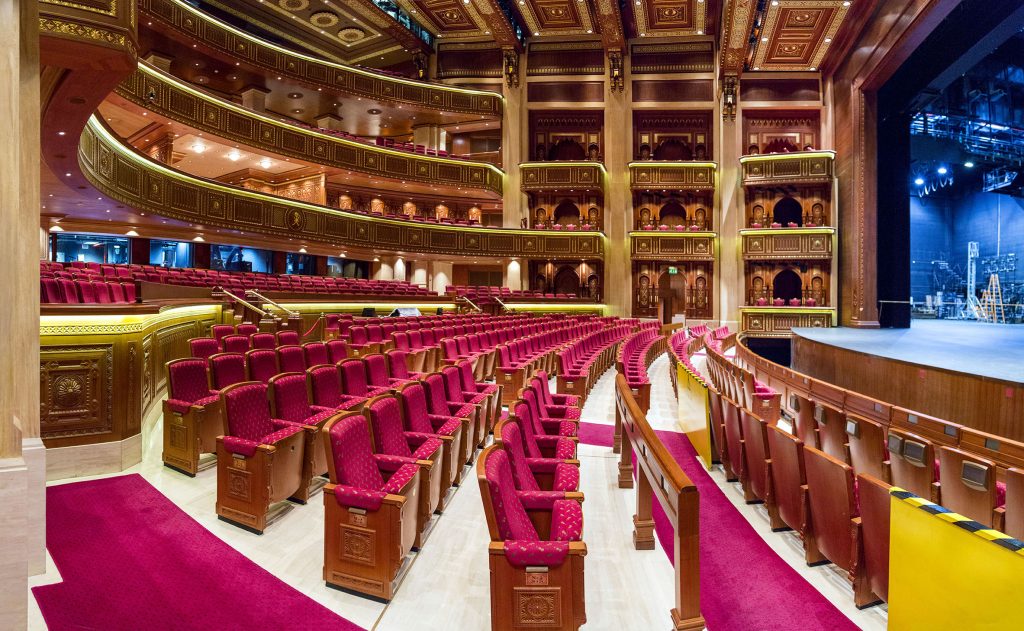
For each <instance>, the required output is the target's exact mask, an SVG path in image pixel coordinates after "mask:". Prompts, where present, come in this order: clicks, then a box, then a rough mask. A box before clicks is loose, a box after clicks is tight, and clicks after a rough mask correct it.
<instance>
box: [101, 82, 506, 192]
mask: <svg viewBox="0 0 1024 631" xmlns="http://www.w3.org/2000/svg"><path fill="white" fill-rule="evenodd" d="M116 97H120V99H123V100H124V101H126V102H127V104H128V106H129V107H131V106H134V109H141V110H142V111H144V112H146V111H148V112H152V113H154V114H157V115H159V116H162V117H164V118H166V119H169V120H170V121H175V122H177V123H181V124H182V125H185V126H186V127H188V128H191V129H193V130H197V131H198V132H201V133H200V135H202V134H203V133H205V134H209V135H212V136H214V137H216V138H219V139H223V140H224V141H225V142H226V143H228V144H231V143H237V144H242V145H246V146H248V147H251V148H253V149H257V150H260V151H265V152H270V153H273V154H275V155H277V156H284V157H287V158H291V159H293V160H298V161H303V162H308V163H312V164H317V165H323V166H325V167H329V168H332V169H338V170H343V171H344V172H356V173H359V174H364V175H366V176H370V177H373V178H390V179H392V180H396V181H398V182H402V183H403V184H404V183H405V181H410V182H419V183H422V184H424V185H432V186H440V187H445V188H447V189H450V190H453V191H454V190H455V189H458V190H466V191H474V192H478V193H484V194H485V195H487V196H489V197H493V198H499V197H500V196H501V192H502V186H503V182H504V173H503V172H502V171H501V169H499V168H497V167H495V166H494V165H492V164H488V163H483V162H476V161H473V160H466V159H458V158H446V157H439V156H432V155H424V154H419V153H412V152H408V151H400V150H396V149H390V148H387V147H382V146H377V145H375V144H370V143H368V142H364V141H361V140H360V139H359V138H356V137H353V136H342V135H336V134H332V133H327V132H326V131H322V130H317V129H313V128H309V127H306V126H299V125H297V124H293V123H290V122H282V121H281V120H277V119H275V118H272V117H271V116H268V115H265V114H259V113H256V112H253V111H251V110H248V109H246V108H244V107H241V106H239V105H236V104H234V103H232V102H230V101H226V100H224V99H220V98H217V97H215V96H212V95H210V94H208V93H206V92H205V91H202V90H197V89H196V88H193V87H192V86H190V85H188V84H187V83H185V82H183V81H181V80H179V79H177V78H175V77H172V76H171V75H169V74H166V73H164V72H162V71H160V70H157V69H156V68H153V67H152V66H149V65H147V64H145V63H142V62H140V63H139V67H138V69H137V70H136V72H134V73H133V74H132V75H131V76H129V77H128V78H127V79H125V80H124V81H123V82H122V83H121V84H120V85H119V86H118V87H117V90H116ZM151 118H152V117H151ZM142 120H145V119H142ZM147 133H148V132H147Z"/></svg>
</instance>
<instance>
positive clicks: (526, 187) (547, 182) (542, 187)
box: [519, 160, 606, 193]
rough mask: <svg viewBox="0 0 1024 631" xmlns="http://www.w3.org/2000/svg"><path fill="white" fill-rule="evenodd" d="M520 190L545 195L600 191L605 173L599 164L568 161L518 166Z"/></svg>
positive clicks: (602, 166) (531, 163)
mask: <svg viewBox="0 0 1024 631" xmlns="http://www.w3.org/2000/svg"><path fill="white" fill-rule="evenodd" d="M519 171H520V174H521V176H522V190H523V191H524V192H529V193H543V192H545V191H584V192H596V193H602V192H603V191H604V180H605V175H606V172H605V169H604V165H603V164H601V163H600V162H591V161H580V162H573V161H568V160H562V161H558V160H555V161H551V162H524V163H522V164H520V165H519Z"/></svg>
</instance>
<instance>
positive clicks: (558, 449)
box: [509, 399, 577, 460]
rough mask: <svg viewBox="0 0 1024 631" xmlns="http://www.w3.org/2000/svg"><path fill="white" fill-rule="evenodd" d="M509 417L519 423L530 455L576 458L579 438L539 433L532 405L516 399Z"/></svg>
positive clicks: (527, 452)
mask: <svg viewBox="0 0 1024 631" xmlns="http://www.w3.org/2000/svg"><path fill="white" fill-rule="evenodd" d="M509 418H513V419H515V420H516V422H518V423H519V429H520V430H521V431H522V434H523V447H524V448H525V450H526V455H527V456H528V457H530V458H555V459H558V460H573V459H575V458H576V442H577V440H576V439H575V438H570V437H567V436H551V435H547V434H538V433H537V432H536V431H534V429H533V428H534V426H535V425H534V422H533V418H532V417H531V412H530V406H529V405H528V404H527V403H526V402H525V401H523V400H522V399H519V400H516V401H515V402H514V403H513V404H512V405H511V406H509Z"/></svg>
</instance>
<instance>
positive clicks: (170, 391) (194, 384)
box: [167, 357, 210, 403]
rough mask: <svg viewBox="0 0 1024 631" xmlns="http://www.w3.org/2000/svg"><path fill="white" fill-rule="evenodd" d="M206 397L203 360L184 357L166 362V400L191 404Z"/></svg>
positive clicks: (207, 384) (207, 391)
mask: <svg viewBox="0 0 1024 631" xmlns="http://www.w3.org/2000/svg"><path fill="white" fill-rule="evenodd" d="M208 396H210V384H209V381H208V378H207V376H206V361H205V360H202V359H198V358H195V357H186V358H184V359H175V360H173V361H169V362H167V398H169V399H176V400H178V401H186V402H188V403H193V402H195V401H198V400H199V399H202V398H203V397H208Z"/></svg>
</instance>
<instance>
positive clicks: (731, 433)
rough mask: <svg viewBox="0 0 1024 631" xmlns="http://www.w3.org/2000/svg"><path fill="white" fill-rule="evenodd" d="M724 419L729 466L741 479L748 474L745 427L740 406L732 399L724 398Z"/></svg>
mask: <svg viewBox="0 0 1024 631" xmlns="http://www.w3.org/2000/svg"><path fill="white" fill-rule="evenodd" d="M722 420H723V424H724V425H725V446H726V449H728V451H729V466H730V467H731V468H732V472H733V473H734V474H736V476H737V477H739V478H740V479H741V480H745V479H746V476H747V468H746V457H745V456H744V455H743V454H744V452H743V427H742V425H741V421H740V408H739V406H738V405H736V404H735V403H734V402H733V401H732V400H731V399H726V398H723V399H722Z"/></svg>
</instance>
